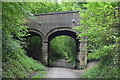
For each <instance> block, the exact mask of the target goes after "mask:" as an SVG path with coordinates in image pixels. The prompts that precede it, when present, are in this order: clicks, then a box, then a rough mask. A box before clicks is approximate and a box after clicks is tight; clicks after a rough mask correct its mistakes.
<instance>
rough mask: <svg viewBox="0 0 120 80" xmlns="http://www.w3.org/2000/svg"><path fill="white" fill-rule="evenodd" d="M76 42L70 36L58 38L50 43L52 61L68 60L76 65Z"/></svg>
mask: <svg viewBox="0 0 120 80" xmlns="http://www.w3.org/2000/svg"><path fill="white" fill-rule="evenodd" d="M75 43H76V42H75V41H74V39H72V38H71V37H69V36H58V37H56V38H54V39H53V40H52V41H51V42H50V53H49V57H50V61H51V62H53V61H57V59H61V58H62V59H63V58H64V59H66V60H67V61H68V62H70V63H72V64H74V61H75V57H76V44H75Z"/></svg>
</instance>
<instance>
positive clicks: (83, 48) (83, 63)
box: [79, 36, 87, 69]
mask: <svg viewBox="0 0 120 80" xmlns="http://www.w3.org/2000/svg"><path fill="white" fill-rule="evenodd" d="M81 39H82V42H81V43H80V45H79V50H80V52H79V61H80V62H79V69H84V68H86V67H87V36H84V37H81Z"/></svg>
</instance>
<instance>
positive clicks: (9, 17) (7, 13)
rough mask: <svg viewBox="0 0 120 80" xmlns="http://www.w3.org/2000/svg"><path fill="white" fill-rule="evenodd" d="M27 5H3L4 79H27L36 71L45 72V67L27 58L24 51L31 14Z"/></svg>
mask: <svg viewBox="0 0 120 80" xmlns="http://www.w3.org/2000/svg"><path fill="white" fill-rule="evenodd" d="M24 4H25V3H20V2H3V5H2V26H3V27H2V30H3V33H2V42H3V44H2V56H3V57H2V63H3V66H2V67H3V77H4V78H27V77H28V76H29V75H28V74H31V73H33V72H34V71H44V70H45V67H44V66H43V65H42V64H41V63H38V62H36V61H34V60H33V59H32V58H29V57H27V56H26V54H25V51H24V50H23V46H24V45H25V43H24V40H25V39H24V38H23V37H24V36H27V35H28V34H27V32H28V30H27V27H26V26H23V25H22V24H24V23H25V22H26V20H25V17H26V18H31V17H30V16H29V14H30V12H29V11H28V10H27V9H26V8H29V7H28V6H27V5H24Z"/></svg>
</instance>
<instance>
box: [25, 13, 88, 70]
mask: <svg viewBox="0 0 120 80" xmlns="http://www.w3.org/2000/svg"><path fill="white" fill-rule="evenodd" d="M34 17H35V19H31V20H29V22H27V23H26V26H28V27H29V32H32V33H36V34H38V35H39V36H41V37H42V59H41V62H42V63H43V64H45V65H48V60H49V44H50V41H51V40H52V39H53V38H55V37H56V36H60V35H67V36H70V37H72V38H74V39H75V41H76V46H77V47H76V51H77V55H76V66H77V68H80V69H81V68H83V67H84V66H86V64H87V49H86V48H85V47H86V46H87V37H86V36H85V37H81V38H83V41H82V42H79V41H78V40H77V39H76V37H77V36H76V34H77V33H80V32H78V31H75V30H73V29H72V28H73V27H75V26H80V23H79V22H80V15H79V11H67V12H53V13H43V14H34Z"/></svg>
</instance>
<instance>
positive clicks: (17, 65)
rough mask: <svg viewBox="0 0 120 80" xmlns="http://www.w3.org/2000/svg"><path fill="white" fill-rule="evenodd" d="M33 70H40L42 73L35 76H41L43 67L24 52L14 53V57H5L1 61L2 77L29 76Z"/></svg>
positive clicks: (43, 73)
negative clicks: (5, 58) (4, 59)
mask: <svg viewBox="0 0 120 80" xmlns="http://www.w3.org/2000/svg"><path fill="white" fill-rule="evenodd" d="M6 65H7V66H6ZM34 72H38V73H39V74H40V72H41V74H42V75H41V76H37V78H43V77H44V75H45V67H44V66H43V65H42V64H41V63H39V62H37V61H35V60H33V59H32V58H29V57H28V56H26V55H25V54H17V55H14V59H13V58H12V57H7V60H6V62H3V78H29V77H30V76H31V75H32V74H33V73H34ZM35 76H36V75H35ZM33 77H34V76H33Z"/></svg>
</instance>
